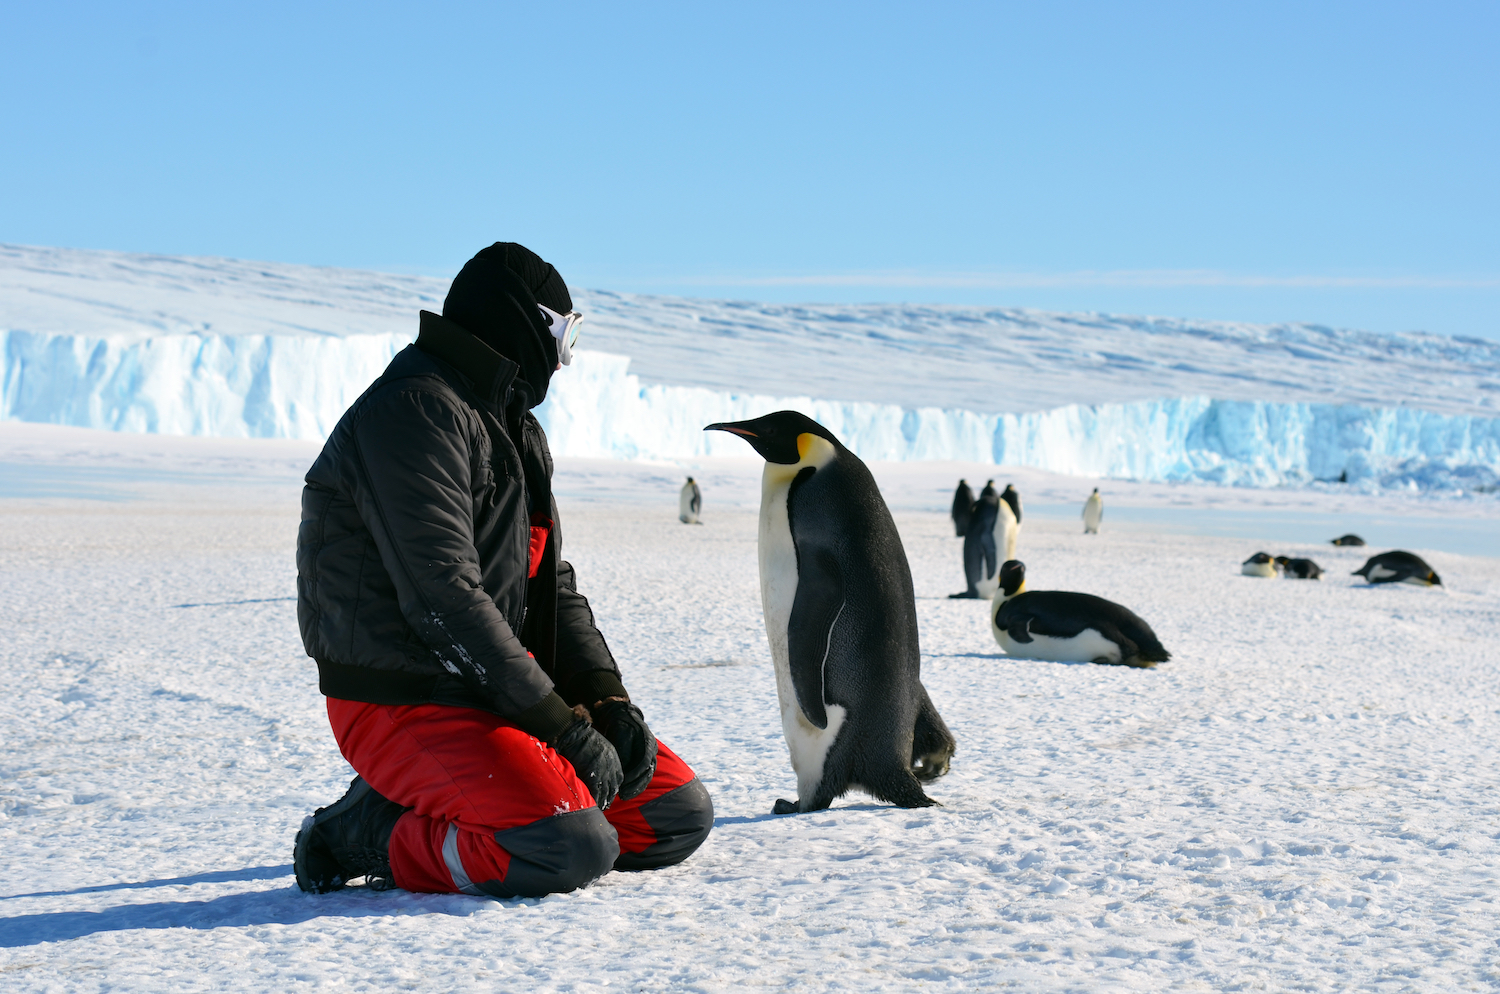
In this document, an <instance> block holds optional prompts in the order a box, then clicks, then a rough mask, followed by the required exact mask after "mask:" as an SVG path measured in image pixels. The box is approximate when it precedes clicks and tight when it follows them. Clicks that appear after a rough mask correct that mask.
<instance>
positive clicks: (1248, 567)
mask: <svg viewBox="0 0 1500 994" xmlns="http://www.w3.org/2000/svg"><path fill="white" fill-rule="evenodd" d="M1240 572H1241V573H1243V574H1245V575H1246V576H1275V575H1276V560H1274V559H1272V558H1271V554H1270V553H1269V552H1257V553H1256V554H1255V555H1253V556H1251V557H1250V558H1249V559H1246V560H1245V561H1244V562H1242V563H1240Z"/></svg>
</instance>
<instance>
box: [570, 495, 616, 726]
mask: <svg viewBox="0 0 1500 994" xmlns="http://www.w3.org/2000/svg"><path fill="white" fill-rule="evenodd" d="M554 506H555V505H554ZM553 513H554V514H555V513H556V512H555V511H554V512H553ZM557 676H558V682H559V683H560V684H561V685H562V687H563V694H564V696H565V697H566V698H567V699H568V700H569V701H572V702H573V703H574V704H583V705H585V706H592V705H593V704H596V703H597V702H599V701H602V700H604V698H606V697H629V696H630V695H629V694H628V693H626V691H625V684H624V683H622V682H621V681H620V668H619V666H618V665H616V663H615V657H614V655H613V654H611V653H610V651H609V645H608V644H607V643H606V642H605V641H604V636H603V635H602V634H601V633H600V631H599V627H598V626H597V625H595V624H594V611H593V608H591V607H589V601H588V598H587V597H585V596H583V595H582V594H580V593H579V592H578V577H577V574H576V573H574V571H573V564H572V563H567V562H559V563H558V564H557Z"/></svg>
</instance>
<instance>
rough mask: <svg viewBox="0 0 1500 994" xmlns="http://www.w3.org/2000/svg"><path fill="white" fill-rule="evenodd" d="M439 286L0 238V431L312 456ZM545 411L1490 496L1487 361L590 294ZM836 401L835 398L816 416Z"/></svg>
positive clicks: (1365, 348) (1108, 466)
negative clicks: (206, 438)
mask: <svg viewBox="0 0 1500 994" xmlns="http://www.w3.org/2000/svg"><path fill="white" fill-rule="evenodd" d="M444 289H445V286H444V284H443V282H442V281H439V280H431V279H425V278H421V277H400V276H391V277H386V276H383V275H382V274H375V273H363V272H358V271H349V270H329V269H317V268H314V267H304V266H291V265H285V264H259V263H240V262H234V261H232V260H215V259H184V258H176V257H152V256H136V255H125V254H121V253H101V252H82V251H78V250H59V249H30V248H23V247H15V246H0V418H6V419H18V420H25V421H41V422H51V423H58V424H69V425H78V426H85V427H96V428H109V429H115V430H124V431H142V432H164V433H175V434H194V435H225V436H252V437H290V438H321V437H323V436H325V435H326V434H327V432H328V431H329V430H330V429H331V428H332V427H333V425H334V423H335V422H336V421H337V420H338V418H339V416H340V415H341V414H342V413H343V411H344V410H345V409H346V408H347V407H348V405H349V404H350V403H351V402H352V401H353V400H354V399H355V398H356V397H357V396H358V395H359V393H360V391H362V390H363V389H364V388H365V386H367V385H368V384H369V382H370V381H371V380H372V379H374V378H375V376H376V375H378V374H379V372H380V370H381V369H383V368H384V367H385V365H386V363H387V362H389V360H390V358H391V356H393V355H394V354H395V353H396V351H398V350H399V349H401V348H403V347H404V346H405V345H406V344H408V343H409V342H410V341H411V338H412V333H413V330H414V325H415V321H414V320H413V318H414V314H415V311H416V310H418V309H419V308H422V307H427V308H436V307H438V306H440V302H441V299H442V293H443V291H444ZM579 305H580V307H581V309H584V310H585V311H587V312H588V313H589V314H590V324H589V325H587V326H586V327H587V329H588V332H587V333H588V335H589V338H588V343H589V344H592V345H594V346H595V347H596V349H609V350H613V351H614V352H618V353H623V354H612V353H611V352H609V351H585V352H583V353H582V354H580V355H579V357H578V359H577V360H576V361H575V363H574V364H573V366H572V367H570V368H569V369H566V370H564V371H563V372H562V373H561V374H559V375H558V376H557V377H556V378H555V379H554V380H553V385H552V390H551V394H550V396H549V399H548V401H547V403H546V404H545V405H543V406H542V407H541V408H539V409H538V415H539V416H540V417H541V419H542V421H543V423H544V424H545V426H546V428H547V432H548V435H549V437H550V439H551V440H552V445H553V448H554V450H555V451H556V452H557V453H558V454H561V455H571V456H602V457H616V458H645V459H664V460H684V459H692V458H694V457H696V456H702V455H744V454H745V451H744V446H743V444H742V443H739V442H737V441H736V440H735V439H733V438H730V437H728V436H722V435H717V434H708V435H705V433H704V432H703V431H702V428H703V425H705V424H708V423H710V422H713V421H723V420H737V419H741V418H748V417H754V416H756V415H759V414H764V413H766V412H767V411H771V410H777V409H781V408H795V409H798V410H802V411H805V412H806V413H807V414H809V415H811V416H812V417H814V418H816V419H818V420H819V421H821V422H822V423H823V424H825V425H827V426H828V427H829V428H831V429H832V430H833V431H834V432H835V433H837V434H838V436H839V437H840V438H842V439H843V440H844V441H845V443H846V444H847V445H849V447H850V448H851V449H853V450H854V451H855V452H857V453H859V454H860V455H861V456H863V457H864V458H866V459H887V460H909V459H951V460H962V461H974V462H995V463H1005V464H1012V465H1026V466H1036V467H1040V468H1045V469H1050V470H1054V471H1057V472H1063V473H1071V474H1079V475H1085V476H1104V477H1129V478H1135V479H1148V480H1210V481H1217V482H1221V483H1226V484H1241V485H1277V484H1298V483H1306V482H1309V481H1313V480H1337V479H1339V478H1340V477H1343V478H1344V479H1346V480H1347V481H1348V482H1349V483H1351V484H1354V485H1356V486H1360V487H1362V488H1372V487H1390V486H1399V487H1403V488H1417V489H1423V490H1427V489H1473V488H1476V487H1493V486H1495V485H1496V483H1497V480H1500V419H1497V418H1496V416H1495V415H1496V413H1497V410H1496V405H1495V401H1496V397H1497V395H1500V344H1497V343H1490V342H1484V341H1479V340H1470V339H1451V338H1444V337H1442V336H1435V335H1422V334H1411V335H1400V336H1379V335H1371V334H1368V333H1363V332H1342V331H1335V330H1332V329H1327V328H1320V327H1314V326H1304V325H1287V326H1273V327H1266V326H1253V325H1235V324H1223V323H1221V324H1211V323H1199V324H1194V323H1191V322H1183V321H1166V320H1161V319H1144V318H1117V317H1110V316H1104V315H1057V314H1043V313H1039V312H1029V311H1014V310H994V309H989V310H986V309H980V308H935V307H904V308H903V307H881V306H842V307H840V306H831V305H828V306H820V307H781V306H773V305H756V304H744V303H734V302H714V301H691V300H682V299H677V298H664V297H634V296H627V295H619V294H605V293H580V294H579ZM830 398H844V399H830Z"/></svg>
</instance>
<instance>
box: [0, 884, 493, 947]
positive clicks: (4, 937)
mask: <svg viewBox="0 0 1500 994" xmlns="http://www.w3.org/2000/svg"><path fill="white" fill-rule="evenodd" d="M291 873H292V867H291V865H290V864H287V865H284V866H247V867H245V868H244V869H240V870H221V871H218V872H214V873H199V874H194V875H193V876H187V877H171V878H167V879H163V880H146V881H142V882H139V883H121V884H103V885H100V886H97V887H80V888H78V889H77V890H54V891H38V892H35V893H31V894H8V895H4V896H0V902H3V901H12V900H17V899H19V898H24V897H66V896H69V895H73V894H98V893H102V892H105V891H115V890H141V889H146V888H151V887H173V886H187V885H191V884H202V883H221V882H225V881H231V880H275V879H278V878H280V877H286V876H290V875H291ZM392 893H393V892H391V891H385V892H378V891H370V890H367V889H365V888H363V887H351V888H348V889H346V890H342V891H339V892H338V893H336V894H322V895H312V894H304V893H302V892H301V891H299V890H298V889H297V888H296V886H295V885H289V886H286V887H279V888H277V889H276V890H263V891H251V892H249V893H241V894H225V895H224V896H223V897H216V898H213V899H211V900H207V901H157V902H153V903H150V904H121V905H117V906H115V907H113V908H105V909H104V910H103V911H51V912H46V913H43V914H36V915H16V916H14V917H11V918H0V948H4V949H13V948H15V947H17V946H33V945H36V944H37V943H39V942H64V941H66V940H68V939H77V938H81V937H82V936H85V935H93V934H94V933H96V932H118V931H122V930H124V929H133V928H193V929H210V928H224V927H234V926H244V925H295V924H297V923H299V922H305V921H308V920H310V919H313V918H319V917H322V916H325V915H337V916H339V917H341V918H364V917H370V916H375V915H381V916H391V915H419V914H433V913H437V914H460V915H466V914H470V913H472V912H473V910H474V899H473V898H466V897H463V896H462V895H457V894H441V895H436V894H423V895H417V894H406V893H404V892H395V893H399V894H400V896H401V899H400V900H397V901H393V900H391V899H390V895H391V894H392ZM434 899H436V900H434ZM455 899H457V900H455Z"/></svg>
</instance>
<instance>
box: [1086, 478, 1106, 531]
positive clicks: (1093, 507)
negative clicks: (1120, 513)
mask: <svg viewBox="0 0 1500 994" xmlns="http://www.w3.org/2000/svg"><path fill="white" fill-rule="evenodd" d="M1103 520H1104V498H1103V497H1100V496H1099V488H1098V487H1095V488H1094V492H1093V493H1091V494H1089V499H1088V500H1086V501H1084V502H1083V533H1084V534H1085V535H1097V534H1099V523H1100V522H1102V521H1103Z"/></svg>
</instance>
